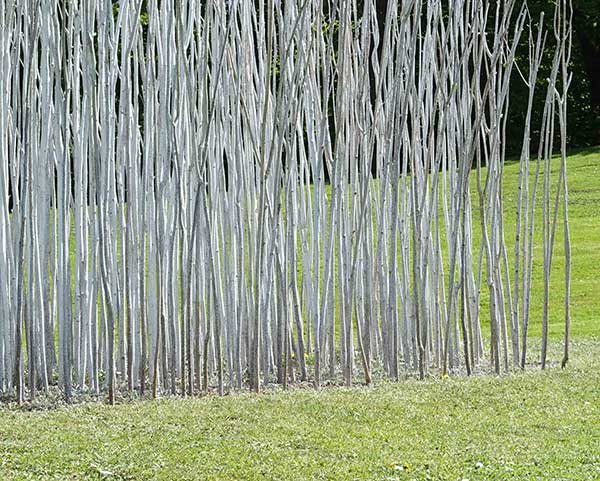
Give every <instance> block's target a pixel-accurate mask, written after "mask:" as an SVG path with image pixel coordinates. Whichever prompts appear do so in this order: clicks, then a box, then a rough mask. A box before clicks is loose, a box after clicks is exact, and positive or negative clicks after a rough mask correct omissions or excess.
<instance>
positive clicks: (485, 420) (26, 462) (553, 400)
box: [0, 149, 600, 481]
mask: <svg viewBox="0 0 600 481" xmlns="http://www.w3.org/2000/svg"><path fill="white" fill-rule="evenodd" d="M553 167H554V169H555V171H557V170H558V162H557V161H556V162H553ZM517 175H518V164H507V166H506V171H505V190H506V198H505V201H506V205H507V208H506V211H507V217H506V220H505V222H506V229H507V244H508V245H509V246H510V245H511V240H510V237H509V234H510V232H513V231H514V228H512V229H513V231H511V225H512V223H513V222H514V221H513V219H514V209H512V208H511V205H512V204H511V203H514V201H515V198H516V185H517ZM569 185H570V200H571V205H570V218H571V236H572V244H573V284H572V317H573V321H572V322H573V338H574V341H573V346H572V353H571V359H572V360H571V362H570V363H569V365H568V366H567V368H566V369H564V370H561V369H560V368H558V367H556V361H558V360H560V357H561V349H562V346H561V343H560V341H559V339H560V336H561V334H562V326H563V316H564V314H563V307H562V303H563V290H562V282H561V275H562V274H561V270H562V263H563V262H564V259H563V257H562V255H563V251H562V238H561V237H560V236H558V235H557V240H556V242H557V245H556V257H555V260H554V269H556V270H555V271H554V272H553V275H554V277H553V283H552V296H551V302H552V312H551V316H550V318H551V321H552V323H551V332H550V333H551V336H552V338H553V341H552V343H551V352H550V356H549V357H550V359H551V360H552V363H551V366H550V368H549V369H548V370H546V371H544V372H541V371H539V370H538V369H537V367H536V366H535V349H536V346H538V345H539V342H538V340H537V339H536V337H535V336H536V333H537V334H538V335H539V322H540V318H541V314H540V313H541V297H542V291H541V288H542V284H541V282H540V279H541V277H540V276H539V274H536V277H535V278H534V279H537V280H535V282H534V288H535V289H536V291H535V294H534V304H533V311H532V322H533V323H534V326H532V338H531V365H530V366H529V367H528V369H527V370H526V371H525V372H515V373H512V374H510V375H505V376H502V377H496V376H479V377H473V378H464V377H462V378H444V379H440V378H438V377H430V378H428V379H426V380H424V381H418V380H415V379H407V380H404V381H402V382H400V383H395V384H394V383H381V382H380V383H377V384H376V386H375V387H371V388H361V387H356V388H353V389H343V388H326V389H324V390H322V391H321V392H318V393H317V392H314V391H312V390H309V389H300V388H296V389H292V390H290V391H288V392H283V391H281V390H271V391H268V392H267V393H264V394H262V395H259V396H256V395H251V394H233V395H230V396H226V397H223V398H218V397H216V396H209V397H206V398H199V399H186V400H179V399H163V400H159V401H135V402H128V403H123V404H120V405H118V406H115V407H110V406H106V405H103V404H100V403H92V404H81V405H77V406H71V407H66V406H62V407H58V408H56V409H52V410H47V411H42V410H33V411H25V410H17V409H16V408H15V407H8V408H7V407H5V406H0V481H3V480H12V479H40V480H46V479H71V480H77V479H115V480H117V479H135V480H138V479H139V480H145V479H174V480H187V479H190V480H194V479H199V480H200V479H211V480H263V479H265V480H305V479H306V480H312V479H314V480H321V479H325V480H342V481H343V480H387V481H393V480H398V481H402V480H407V481H408V480H457V481H463V480H470V481H474V480H504V479H507V480H508V479H512V480H574V481H575V480H577V481H579V480H593V479H599V480H600V337H599V336H600V150H599V149H595V150H588V151H584V152H580V153H578V154H576V155H572V156H571V158H570V163H569ZM510 236H512V234H510ZM536 256H537V259H536V263H535V265H536V268H537V269H538V271H539V269H540V268H541V246H539V245H538V246H537V247H536Z"/></svg>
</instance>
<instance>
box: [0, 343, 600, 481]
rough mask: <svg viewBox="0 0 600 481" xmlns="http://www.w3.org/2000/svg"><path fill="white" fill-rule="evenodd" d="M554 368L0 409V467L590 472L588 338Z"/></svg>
mask: <svg viewBox="0 0 600 481" xmlns="http://www.w3.org/2000/svg"><path fill="white" fill-rule="evenodd" d="M573 357H574V361H573V362H572V364H570V365H569V366H568V368H567V369H565V370H561V369H559V368H556V369H550V370H547V371H545V372H541V371H537V370H530V371H527V372H525V373H519V374H515V375H508V376H504V377H494V376H482V377H475V378H470V379H467V378H446V379H440V378H430V379H427V380H425V381H416V380H407V381H405V382H402V383H396V384H391V383H389V384H380V385H378V386H377V387H375V388H370V389H367V388H353V389H341V388H336V389H329V390H324V391H322V392H319V393H317V392H314V391H312V390H292V391H289V392H281V391H274V392H271V393H266V394H262V395H258V396H257V395H251V394H238V395H233V396H227V397H224V398H218V397H208V398H202V399H189V400H176V399H165V400H162V401H156V402H153V401H142V402H134V403H126V404H122V405H119V406H115V407H110V406H106V405H101V404H88V405H79V406H74V407H63V408H59V409H57V410H51V411H37V412H17V411H4V412H1V413H0V478H1V479H3V480H6V479H44V480H45V479H103V478H104V479H140V480H144V479H177V480H184V479H214V480H242V479H243V480H263V479H271V480H275V479H278V480H305V479H307V480H309V479H314V480H320V479H329V480H340V481H341V480H356V479H360V480H390V481H391V480H407V481H408V480H411V479H415V480H427V479H439V480H458V481H460V480H464V479H469V480H471V481H474V480H485V479H489V480H503V479H514V480H525V479H531V480H534V479H536V480H551V479H555V480H559V479H560V480H566V479H569V480H578V481H583V480H591V479H600V374H599V368H600V361H599V360H600V343H598V342H597V341H579V342H577V343H576V344H575V345H574V353H573Z"/></svg>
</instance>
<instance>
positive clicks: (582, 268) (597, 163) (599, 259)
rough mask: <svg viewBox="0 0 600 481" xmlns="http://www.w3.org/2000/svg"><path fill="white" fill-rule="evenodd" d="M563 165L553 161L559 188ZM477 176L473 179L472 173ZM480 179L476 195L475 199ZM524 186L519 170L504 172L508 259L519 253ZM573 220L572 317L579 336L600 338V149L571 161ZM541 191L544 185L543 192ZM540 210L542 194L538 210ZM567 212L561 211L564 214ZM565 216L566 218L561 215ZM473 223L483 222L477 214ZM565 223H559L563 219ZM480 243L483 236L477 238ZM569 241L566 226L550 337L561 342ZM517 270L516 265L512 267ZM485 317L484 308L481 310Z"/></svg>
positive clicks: (558, 253) (537, 322)
mask: <svg viewBox="0 0 600 481" xmlns="http://www.w3.org/2000/svg"><path fill="white" fill-rule="evenodd" d="M559 168H560V159H559V158H555V159H553V161H552V164H551V169H552V178H553V180H552V182H553V184H556V183H557V179H558V173H559ZM473 174H474V173H473ZM474 177H475V176H474V175H473V177H472V189H473V193H474V195H476V188H477V187H476V182H475V178H474ZM518 180H519V164H518V163H517V162H514V163H507V164H506V166H505V170H504V177H503V184H504V194H505V195H504V207H505V209H504V228H505V234H506V244H507V248H508V252H509V259H510V257H511V254H512V253H513V252H514V242H515V218H516V205H517V193H518ZM568 181H569V220H570V228H571V249H572V253H571V256H572V258H571V260H572V271H571V277H572V284H571V316H572V319H573V326H572V328H573V334H574V335H575V336H599V335H600V321H599V317H600V296H598V292H600V275H599V274H598V272H599V271H598V266H600V149H598V148H595V149H588V150H583V151H580V152H578V153H576V154H573V155H571V156H570V157H569V163H568ZM539 188H540V189H541V185H540V187H539ZM540 204H541V194H540V195H539V199H538V203H537V205H538V207H539V206H540ZM561 212H562V211H561ZM560 215H562V214H560ZM474 221H476V222H479V215H478V212H477V211H475V212H474ZM541 222H542V219H541V209H538V213H537V215H536V236H535V237H536V242H535V244H534V273H533V278H532V282H533V286H532V287H533V291H532V304H531V322H532V325H531V330H530V334H531V335H532V337H537V336H539V335H540V332H541V330H540V326H541V317H542V301H543V288H544V286H543V277H542V266H543V259H542V256H543V252H542V242H541V231H542V225H541ZM559 222H560V217H559ZM474 238H475V240H476V241H477V239H478V232H477V231H475V232H474ZM563 241H564V237H563V231H562V222H561V223H560V224H559V226H558V228H557V231H556V239H555V246H554V257H553V261H552V278H551V285H550V314H549V321H550V331H549V333H550V337H554V338H561V337H562V336H563V329H564V307H563V306H564V245H563ZM511 268H512V265H511ZM486 291H487V288H485V286H484V288H483V289H482V301H483V302H485V301H486V299H487V292H486ZM482 311H483V312H485V308H483V309H482Z"/></svg>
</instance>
